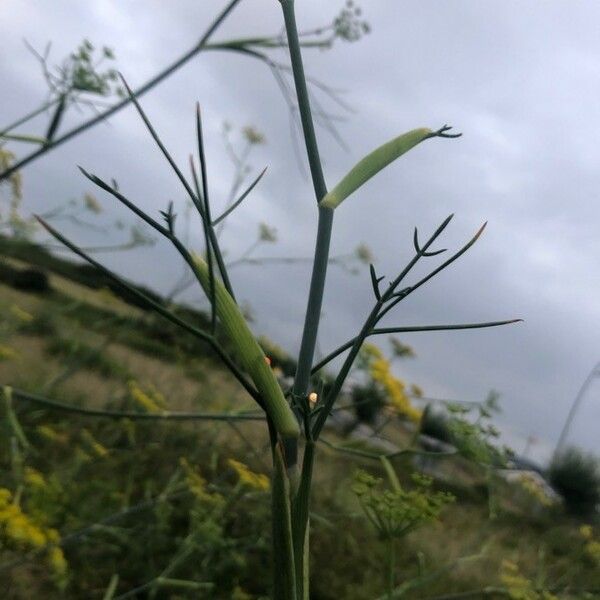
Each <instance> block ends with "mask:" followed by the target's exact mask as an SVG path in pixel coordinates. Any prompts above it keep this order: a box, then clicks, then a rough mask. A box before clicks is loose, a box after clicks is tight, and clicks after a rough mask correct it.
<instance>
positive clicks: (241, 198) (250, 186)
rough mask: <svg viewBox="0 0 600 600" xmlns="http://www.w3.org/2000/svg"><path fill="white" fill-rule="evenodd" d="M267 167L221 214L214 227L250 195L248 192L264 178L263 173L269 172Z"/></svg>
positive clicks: (214, 222)
mask: <svg viewBox="0 0 600 600" xmlns="http://www.w3.org/2000/svg"><path fill="white" fill-rule="evenodd" d="M267 168H268V167H265V168H264V169H263V170H262V171H261V172H260V173H259V175H258V177H257V178H256V179H255V180H254V181H253V182H252V183H251V184H250V185H249V186H248V187H247V188H246V191H245V192H244V193H243V194H242V195H241V196H240V197H239V198H238V199H237V200H236V201H235V202H234V203H233V204H232V205H231V206H230V207H229V208H228V209H227V210H226V211H225V212H223V214H221V215H219V216H218V217H217V218H216V219H215V220H214V221H213V222H212V225H213V227H214V226H215V225H218V224H219V223H220V222H221V221H222V220H223V219H225V218H226V217H227V216H229V215H230V214H231V213H232V212H233V211H234V210H235V209H236V208H237V207H238V206H239V205H240V204H241V203H242V202H243V201H244V200H245V199H246V197H247V196H248V194H249V193H250V192H251V191H252V190H253V189H254V188H255V186H256V184H257V183H258V182H259V181H260V180H261V179H262V178H263V175H264V174H265V173H266V172H267Z"/></svg>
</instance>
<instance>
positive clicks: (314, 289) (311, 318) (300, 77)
mask: <svg viewBox="0 0 600 600" xmlns="http://www.w3.org/2000/svg"><path fill="white" fill-rule="evenodd" d="M281 7H282V9H283V17H284V21H285V28H286V33H287V39H288V47H289V51H290V60H291V63H292V73H293V76H294V84H295V86H296V96H297V98H298V107H299V110H300V119H301V122H302V130H303V133H304V142H305V144H306V153H307V156H308V164H309V166H310V173H311V178H312V182H313V188H314V192H315V198H316V201H317V204H318V203H319V201H320V200H321V199H322V198H323V197H324V196H325V195H326V194H327V186H326V184H325V178H324V176H323V169H322V166H321V159H320V156H319V146H318V143H317V137H316V134H315V127H314V123H313V119H312V115H311V108H310V99H309V95H308V88H307V85H306V77H305V75H304V66H303V64H302V52H301V49H300V41H299V36H298V27H297V25H296V16H295V12H294V0H281ZM332 227H333V210H331V209H328V208H319V222H318V228H317V240H316V247H315V255H314V262H313V270H312V276H311V282H310V290H309V296H308V305H307V308H306V316H305V320H304V329H303V332H302V341H301V344H300V353H299V355H298V367H297V370H296V377H295V379H294V386H293V389H292V393H293V395H294V396H295V397H296V398H299V399H300V400H301V401H302V400H303V399H305V398H306V396H307V394H308V387H309V385H310V372H311V367H312V362H313V358H314V354H315V348H316V343H317V334H318V331H319V321H320V318H321V307H322V304H323V292H324V289H325V279H326V276H327V265H328V262H329V246H330V242H331V230H332ZM306 410H308V406H306ZM307 432H310V427H308V428H307ZM286 461H287V467H288V470H289V469H291V468H293V467H294V465H295V463H296V461H297V443H296V448H286ZM313 462H314V442H313V441H312V439H310V435H309V436H308V439H307V444H306V448H305V452H304V460H303V465H302V474H301V480H300V485H299V487H298V491H297V494H296V497H295V500H294V504H293V509H294V510H293V527H294V529H293V543H294V551H295V576H296V583H297V587H296V589H297V591H298V596H297V597H298V600H305V599H308V597H309V583H308V582H309V564H308V560H309V556H308V545H309V531H310V530H309V522H308V514H309V506H310V488H311V484H312V472H313ZM288 472H290V471H288Z"/></svg>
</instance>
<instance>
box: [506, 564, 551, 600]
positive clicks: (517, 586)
mask: <svg viewBox="0 0 600 600" xmlns="http://www.w3.org/2000/svg"><path fill="white" fill-rule="evenodd" d="M500 581H501V582H502V584H503V585H504V586H505V587H506V591H507V593H508V597H509V598H511V599H512V600H558V597H557V596H555V595H554V594H551V593H550V592H547V591H545V590H542V591H539V592H538V591H537V590H536V586H535V585H534V583H533V582H532V581H530V580H529V579H527V577H525V576H524V575H522V574H521V572H520V570H519V567H518V566H517V565H516V564H515V563H514V562H512V561H510V560H503V561H502V565H501V567H500Z"/></svg>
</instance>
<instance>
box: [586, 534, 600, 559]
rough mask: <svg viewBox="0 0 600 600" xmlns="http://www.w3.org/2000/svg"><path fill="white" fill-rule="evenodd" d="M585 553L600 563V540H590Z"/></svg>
mask: <svg viewBox="0 0 600 600" xmlns="http://www.w3.org/2000/svg"><path fill="white" fill-rule="evenodd" d="M585 553H586V555H587V557H588V558H589V559H591V560H592V561H593V562H595V563H597V564H598V565H600V542H598V541H596V540H590V541H589V542H588V543H587V544H586V545H585Z"/></svg>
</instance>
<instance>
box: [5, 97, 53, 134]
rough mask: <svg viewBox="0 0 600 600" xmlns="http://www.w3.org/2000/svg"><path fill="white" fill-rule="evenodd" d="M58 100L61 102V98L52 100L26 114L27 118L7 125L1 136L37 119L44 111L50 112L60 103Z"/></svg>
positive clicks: (24, 117)
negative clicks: (50, 109) (52, 107)
mask: <svg viewBox="0 0 600 600" xmlns="http://www.w3.org/2000/svg"><path fill="white" fill-rule="evenodd" d="M58 100H59V98H54V99H53V100H50V101H49V102H45V103H44V104H42V105H41V106H40V107H39V108H36V109H35V110H34V111H32V112H30V113H29V114H26V115H25V116H23V117H21V118H19V119H17V120H16V121H15V122H14V123H11V124H10V125H7V126H6V127H5V128H4V129H2V131H0V136H3V135H5V134H7V133H9V132H10V131H12V130H13V129H16V128H17V127H18V126H19V125H23V123H27V121H30V120H31V119H33V118H34V117H37V116H38V115H40V114H42V113H43V112H44V111H46V110H48V109H49V108H50V107H51V106H53V105H54V104H56V103H57V102H58Z"/></svg>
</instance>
